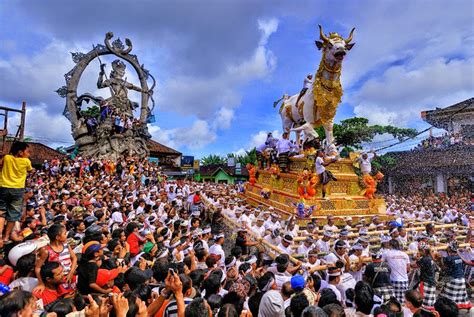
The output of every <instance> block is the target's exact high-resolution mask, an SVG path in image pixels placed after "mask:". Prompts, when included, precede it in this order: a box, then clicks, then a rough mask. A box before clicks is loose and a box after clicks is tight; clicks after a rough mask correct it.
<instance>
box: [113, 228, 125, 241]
mask: <svg viewBox="0 0 474 317" xmlns="http://www.w3.org/2000/svg"><path fill="white" fill-rule="evenodd" d="M122 232H124V231H123V229H122V228H117V229H114V231H112V239H119V238H120V235H121V234H122Z"/></svg>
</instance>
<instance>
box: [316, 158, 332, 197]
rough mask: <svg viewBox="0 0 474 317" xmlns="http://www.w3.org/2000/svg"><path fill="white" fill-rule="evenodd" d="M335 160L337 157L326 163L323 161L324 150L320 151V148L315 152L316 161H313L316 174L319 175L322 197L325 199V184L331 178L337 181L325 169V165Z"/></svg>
mask: <svg viewBox="0 0 474 317" xmlns="http://www.w3.org/2000/svg"><path fill="white" fill-rule="evenodd" d="M336 161H337V159H332V160H331V161H329V162H327V163H326V162H325V161H324V152H323V151H321V150H318V152H316V162H315V166H316V174H317V175H318V176H319V181H320V183H321V185H322V187H323V188H322V193H323V199H327V198H326V186H327V184H328V183H329V182H330V181H331V180H334V181H337V178H335V177H334V175H332V173H331V172H330V171H328V170H326V166H328V165H329V164H331V163H334V162H336Z"/></svg>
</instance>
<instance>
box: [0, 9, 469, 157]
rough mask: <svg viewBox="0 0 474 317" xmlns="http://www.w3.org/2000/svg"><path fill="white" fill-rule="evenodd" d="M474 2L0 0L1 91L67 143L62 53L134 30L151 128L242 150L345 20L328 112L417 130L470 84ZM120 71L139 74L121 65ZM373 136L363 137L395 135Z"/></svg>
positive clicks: (39, 136)
mask: <svg viewBox="0 0 474 317" xmlns="http://www.w3.org/2000/svg"><path fill="white" fill-rule="evenodd" d="M473 6H474V4H473V2H472V1H468V0H466V1H459V0H454V1H436V0H434V1H375V0H373V1H257V0H254V1H250V0H240V1H217V0H214V1H201V2H199V5H197V4H196V2H195V1H184V0H180V1H151V0H140V1H90V0H84V1H59V0H44V1H22V0H19V1H2V2H0V23H1V28H0V39H1V43H0V44H1V49H0V78H1V79H2V85H0V103H1V104H3V105H7V106H11V107H19V105H20V103H21V101H22V100H26V101H27V103H28V109H29V110H28V114H27V126H26V134H27V135H29V136H32V137H33V138H34V139H35V140H38V141H41V142H45V143H48V144H51V145H53V146H56V145H69V144H72V138H71V136H70V126H69V122H68V121H67V119H65V118H64V117H62V115H61V113H62V109H63V107H64V99H61V98H59V97H58V96H57V95H56V94H55V93H54V91H55V90H56V89H57V88H59V87H60V86H62V85H64V77H63V75H64V74H65V73H66V72H67V71H69V70H70V69H71V68H72V67H73V66H74V64H73V62H72V60H71V58H70V54H69V52H74V51H82V52H87V51H89V50H90V49H91V47H92V44H97V43H102V42H103V39H104V34H105V33H106V32H108V31H113V32H114V34H115V36H116V37H121V38H122V39H124V38H126V37H128V38H130V39H131V40H132V42H133V44H134V51H133V52H134V53H135V54H137V55H138V57H139V60H140V62H141V63H144V64H145V66H146V67H147V68H148V69H149V70H150V71H151V72H152V74H153V75H154V76H155V77H156V78H157V81H158V85H157V88H156V89H155V100H156V102H157V107H156V108H155V113H154V114H155V117H156V122H155V123H154V124H153V125H152V126H150V127H149V128H150V131H151V132H152V134H153V137H154V139H156V140H158V141H160V142H162V143H164V144H167V145H169V146H171V147H174V148H177V149H178V150H180V151H181V152H183V153H184V154H190V155H195V156H196V157H201V156H203V155H207V154H210V153H217V154H226V153H229V152H242V151H243V150H245V149H249V148H251V147H252V146H255V145H257V144H258V143H260V142H262V140H263V138H264V136H265V134H266V132H267V131H279V130H281V123H280V117H279V115H278V113H277V110H275V109H273V108H272V104H273V101H274V100H276V99H278V98H280V97H281V95H282V94H284V93H288V94H295V93H297V92H299V90H300V89H301V86H302V82H303V78H304V77H305V75H306V74H307V73H314V72H315V70H316V69H317V67H318V64H319V61H320V58H321V54H320V52H319V51H318V50H317V49H316V47H315V45H314V40H316V39H318V37H319V35H318V30H317V25H318V24H321V25H323V27H324V29H325V31H326V32H327V33H328V32H338V33H340V34H342V35H343V36H347V34H348V32H349V31H350V29H351V28H352V27H355V28H356V31H355V34H354V42H355V43H356V45H355V46H354V48H353V49H352V50H351V51H350V52H349V54H348V56H347V58H346V60H345V61H344V66H343V74H342V83H343V87H344V97H343V101H342V103H341V105H340V106H339V109H338V112H337V116H336V121H339V120H342V119H345V118H350V117H353V116H355V115H357V116H364V117H367V118H369V120H370V122H371V123H373V124H376V123H377V124H393V125H397V126H401V127H414V128H417V129H423V128H425V127H426V126H427V125H426V123H424V122H423V121H422V120H421V119H420V111H422V110H427V109H433V108H435V107H444V106H449V105H451V104H453V103H456V102H459V101H462V100H464V99H467V98H470V97H472V96H473V92H474V71H473V69H474V35H473V30H474V22H473V21H474V13H473V12H474V7H473ZM104 61H106V62H108V63H110V62H111V61H112V59H104ZM107 69H108V70H110V64H109V65H108V68H107ZM98 71H99V68H98V62H96V61H94V63H92V64H91V65H90V66H89V68H88V69H87V70H86V72H85V73H84V76H83V78H82V82H81V86H80V88H81V90H82V91H84V92H86V91H89V92H92V93H95V94H103V95H104V96H105V95H106V94H107V92H103V91H99V90H97V89H96V87H94V85H95V82H96V80H97V74H98ZM127 78H128V80H129V81H132V82H134V83H137V82H138V81H137V78H136V76H135V75H134V74H133V72H132V71H131V70H128V72H127ZM131 97H132V98H134V99H135V98H137V95H133V94H132V95H131ZM15 120H17V118H14V119H13V120H12V127H11V128H10V130H13V129H14V125H15V123H16V121H15ZM277 133H278V132H277ZM376 141H377V143H375V144H374V145H373V146H374V147H379V146H381V145H385V144H389V143H390V142H393V141H390V140H389V141H384V137H381V138H378V139H377V140H376ZM400 148H403V147H401V146H399V147H398V148H397V147H396V148H394V149H400Z"/></svg>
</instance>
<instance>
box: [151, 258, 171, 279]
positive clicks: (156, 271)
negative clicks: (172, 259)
mask: <svg viewBox="0 0 474 317" xmlns="http://www.w3.org/2000/svg"><path fill="white" fill-rule="evenodd" d="M168 269H169V264H168V263H167V262H161V261H158V262H155V264H153V268H152V270H153V278H154V279H155V280H157V281H158V282H164V281H165V279H166V277H167V276H168Z"/></svg>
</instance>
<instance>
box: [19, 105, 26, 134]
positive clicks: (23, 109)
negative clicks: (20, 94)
mask: <svg viewBox="0 0 474 317" xmlns="http://www.w3.org/2000/svg"><path fill="white" fill-rule="evenodd" d="M25 117H26V101H23V102H22V103H21V120H20V135H19V139H20V141H23V139H24V136H25Z"/></svg>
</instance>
